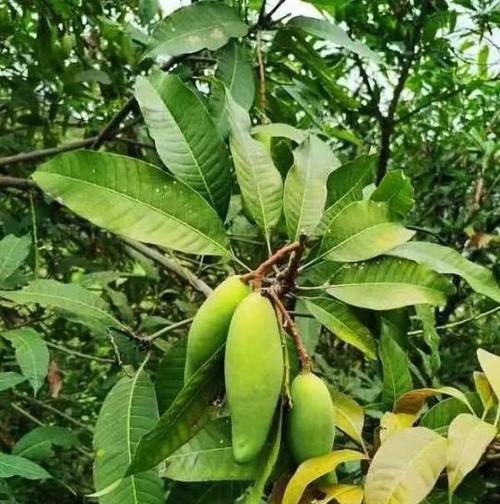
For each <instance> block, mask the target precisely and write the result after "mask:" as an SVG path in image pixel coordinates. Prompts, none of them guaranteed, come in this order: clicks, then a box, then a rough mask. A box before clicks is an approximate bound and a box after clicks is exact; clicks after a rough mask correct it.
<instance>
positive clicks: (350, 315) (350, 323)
mask: <svg viewBox="0 0 500 504" xmlns="http://www.w3.org/2000/svg"><path fill="white" fill-rule="evenodd" d="M304 301H305V303H306V305H307V308H308V310H309V311H310V312H311V313H312V314H313V315H314V317H315V318H316V319H317V320H319V321H320V322H321V323H322V324H323V325H324V326H325V327H326V328H327V329H328V330H329V331H330V332H332V333H333V334H334V335H335V336H336V337H337V338H339V339H340V340H342V341H345V342H346V343H348V344H349V345H352V346H354V347H356V348H358V349H359V350H361V351H362V352H363V353H364V354H365V355H366V356H367V357H369V358H370V359H376V358H377V357H376V354H377V350H376V348H377V345H376V343H375V339H374V338H373V336H372V334H371V333H370V331H369V329H368V328H367V327H366V326H365V325H363V324H362V323H361V321H360V320H359V319H358V318H357V317H356V315H355V314H354V312H353V311H352V310H351V308H350V307H349V306H347V305H345V304H343V303H339V302H338V301H335V300H334V299H331V298H328V297H314V298H304Z"/></svg>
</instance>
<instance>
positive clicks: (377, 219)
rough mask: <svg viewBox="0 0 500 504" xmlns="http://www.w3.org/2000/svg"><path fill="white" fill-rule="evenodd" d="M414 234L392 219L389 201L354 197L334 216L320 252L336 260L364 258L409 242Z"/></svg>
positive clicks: (344, 260)
mask: <svg viewBox="0 0 500 504" xmlns="http://www.w3.org/2000/svg"><path fill="white" fill-rule="evenodd" d="M414 234H415V231H410V230H409V229H406V228H405V227H403V226H402V225H401V224H398V223H396V222H392V217H391V214H390V210H389V206H388V205H387V204H386V203H376V202H373V201H354V202H352V203H350V204H349V205H347V206H346V207H344V208H343V209H342V210H341V211H340V212H339V213H338V214H337V215H336V216H335V217H334V218H333V219H332V221H331V222H330V224H329V226H328V229H327V230H326V232H325V236H324V237H323V241H322V242H321V246H320V251H319V252H320V256H323V257H325V256H326V257H327V259H330V260H332V261H338V262H355V261H364V260H366V259H371V258H373V257H377V256H379V255H381V254H383V253H384V252H387V251H388V250H391V249H392V248H394V247H396V246H397V245H401V244H403V243H405V242H407V241H408V240H409V239H410V238H412V236H413V235H414Z"/></svg>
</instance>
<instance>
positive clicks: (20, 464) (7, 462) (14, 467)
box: [0, 453, 52, 480]
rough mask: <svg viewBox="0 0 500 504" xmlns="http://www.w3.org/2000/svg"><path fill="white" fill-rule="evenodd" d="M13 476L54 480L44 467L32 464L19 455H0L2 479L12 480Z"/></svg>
mask: <svg viewBox="0 0 500 504" xmlns="http://www.w3.org/2000/svg"><path fill="white" fill-rule="evenodd" d="M12 476H19V477H21V478H26V479H30V480H41V479H48V478H52V476H51V475H50V474H49V473H48V472H47V471H46V470H45V469H44V468H43V467H41V466H39V465H38V464H35V463H34V462H31V460H28V459H25V458H24V457H18V456H17V455H7V454H6V453H0V478H11V477H12Z"/></svg>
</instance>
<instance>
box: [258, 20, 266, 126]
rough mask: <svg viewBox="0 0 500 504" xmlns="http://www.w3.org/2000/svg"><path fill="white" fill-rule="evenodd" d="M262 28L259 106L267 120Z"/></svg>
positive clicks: (259, 35)
mask: <svg viewBox="0 0 500 504" xmlns="http://www.w3.org/2000/svg"><path fill="white" fill-rule="evenodd" d="M261 42H262V41H261V34H260V30H258V31H257V61H258V63H259V107H260V111H261V113H262V116H263V118H264V119H266V122H269V121H267V116H266V71H265V68H264V59H263V58H262V43H261Z"/></svg>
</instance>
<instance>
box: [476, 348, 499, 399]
mask: <svg viewBox="0 0 500 504" xmlns="http://www.w3.org/2000/svg"><path fill="white" fill-rule="evenodd" d="M477 359H478V361H479V364H481V369H482V370H483V371H484V374H485V375H486V378H488V381H489V382H490V385H491V388H492V389H493V392H495V395H496V396H497V400H499V401H500V357H499V356H498V355H495V354H492V353H490V352H487V351H486V350H483V349H482V348H480V349H479V350H478V351H477Z"/></svg>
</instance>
